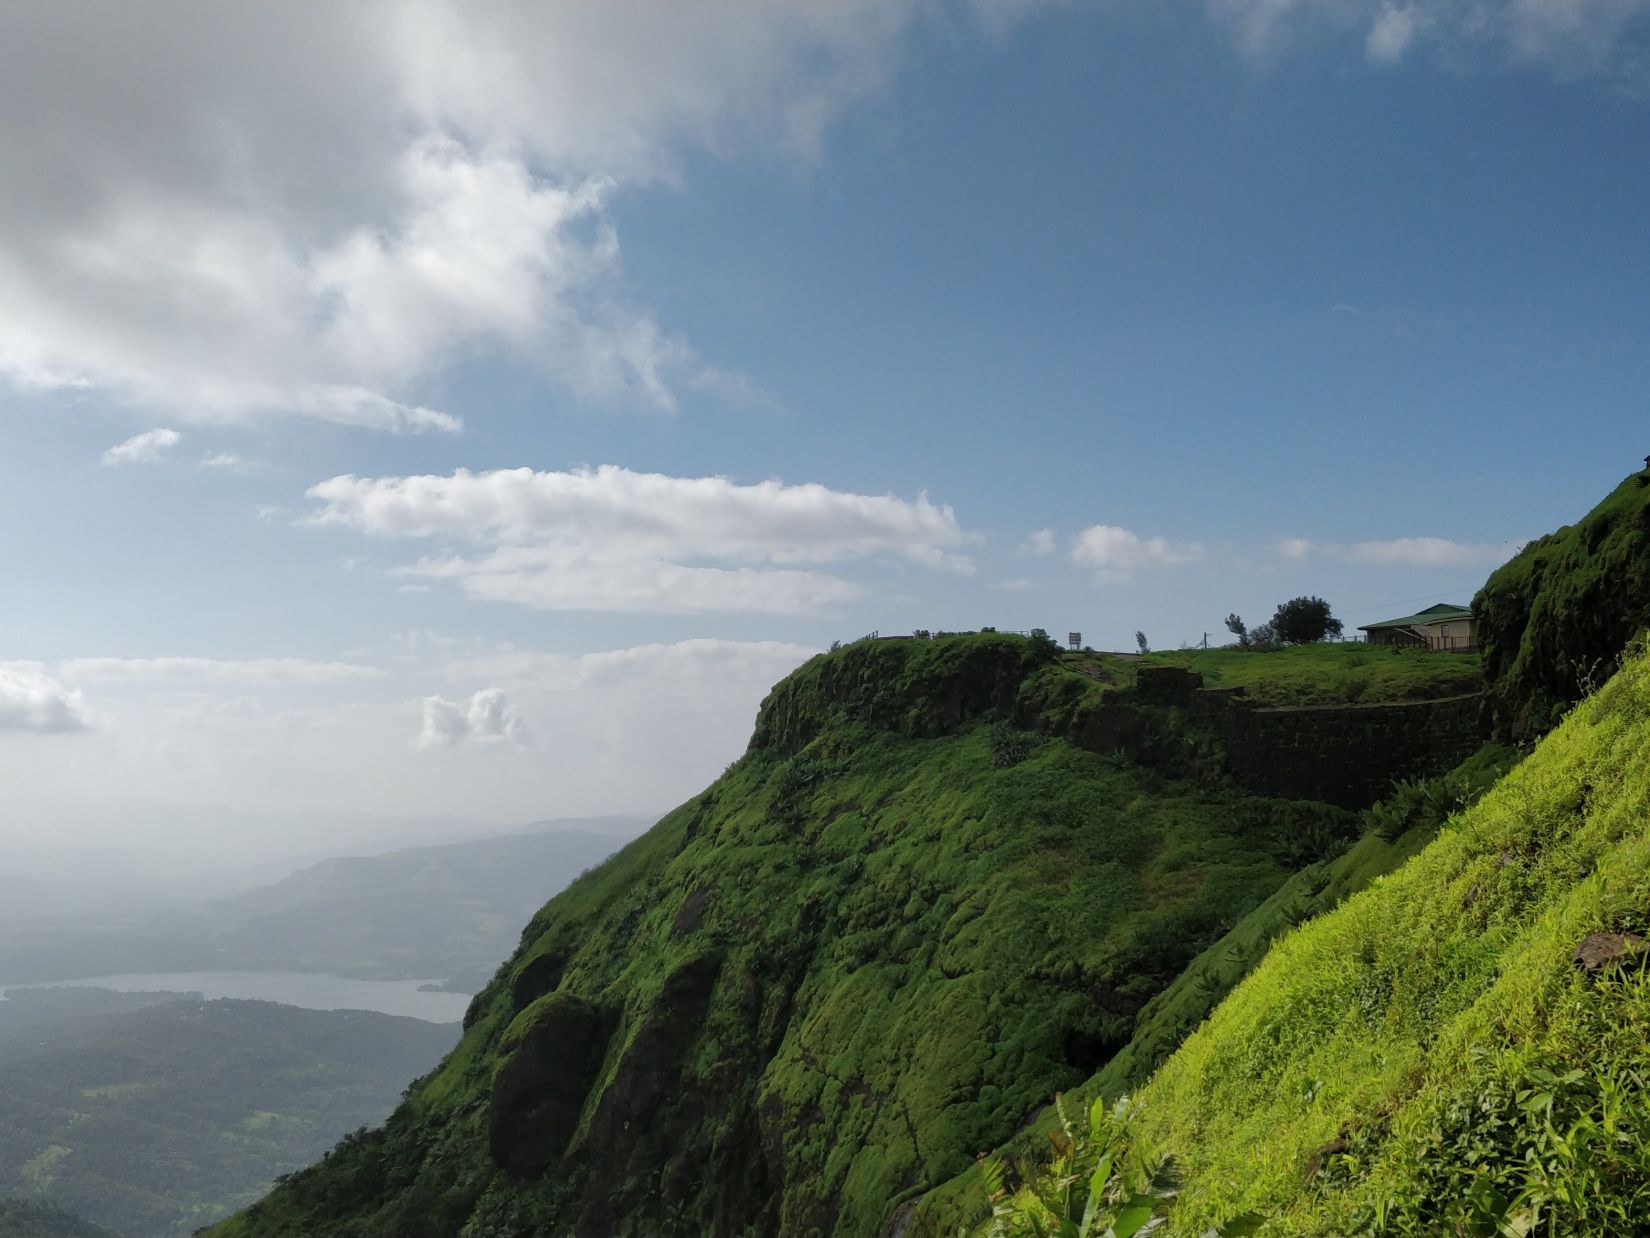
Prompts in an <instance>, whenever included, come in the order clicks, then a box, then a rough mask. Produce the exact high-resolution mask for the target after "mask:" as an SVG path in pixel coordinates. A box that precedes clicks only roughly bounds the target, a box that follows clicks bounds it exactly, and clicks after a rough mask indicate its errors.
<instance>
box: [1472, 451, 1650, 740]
mask: <svg viewBox="0 0 1650 1238" xmlns="http://www.w3.org/2000/svg"><path fill="white" fill-rule="evenodd" d="M1472 609H1473V618H1474V620H1475V621H1476V623H1477V625H1478V640H1479V645H1480V647H1481V648H1482V650H1483V657H1484V667H1485V674H1486V677H1487V679H1488V680H1489V683H1490V689H1489V694H1488V702H1489V709H1490V712H1491V716H1492V718H1493V722H1494V726H1495V730H1496V732H1497V734H1498V735H1500V736H1501V737H1502V738H1505V739H1509V740H1527V739H1530V738H1533V737H1535V736H1538V735H1540V734H1542V733H1543V732H1545V731H1546V730H1547V729H1549V728H1550V727H1551V726H1553V725H1554V724H1555V723H1556V722H1557V721H1558V719H1559V718H1560V717H1561V716H1562V715H1563V712H1564V710H1565V709H1567V708H1569V707H1570V706H1571V705H1573V704H1575V702H1576V701H1578V700H1580V699H1581V698H1582V697H1583V696H1585V695H1586V694H1587V692H1588V691H1590V690H1591V688H1592V687H1594V686H1596V685H1598V684H1601V683H1603V682H1604V681H1605V680H1606V679H1608V678H1609V677H1610V675H1611V674H1612V673H1613V672H1614V670H1615V668H1616V665H1617V663H1618V661H1619V660H1620V658H1621V653H1622V650H1623V649H1624V648H1626V646H1627V643H1628V641H1630V640H1631V639H1632V638H1633V637H1634V636H1636V635H1638V633H1639V632H1641V631H1642V630H1643V629H1644V628H1645V626H1646V625H1647V624H1650V470H1645V471H1644V472H1642V473H1634V474H1632V475H1630V476H1629V477H1627V478H1626V479H1625V480H1624V481H1623V482H1622V483H1621V485H1619V486H1617V487H1616V488H1615V490H1614V491H1612V492H1611V494H1610V495H1609V497H1607V498H1606V499H1605V500H1604V501H1603V502H1602V503H1600V504H1599V505H1598V506H1597V507H1595V508H1593V510H1592V511H1590V512H1589V513H1587V515H1586V516H1584V517H1582V519H1581V520H1579V521H1577V522H1576V523H1575V524H1572V525H1566V526H1564V527H1563V528H1562V529H1559V530H1557V531H1556V532H1553V533H1549V534H1548V535H1547V536H1546V537H1543V538H1539V539H1537V540H1536V541H1533V542H1531V543H1530V544H1529V545H1528V546H1526V547H1525V548H1524V549H1523V551H1521V552H1520V553H1519V554H1518V555H1517V557H1515V558H1514V559H1513V560H1512V561H1511V562H1509V563H1507V564H1506V565H1505V566H1503V567H1502V568H1501V569H1500V570H1499V571H1497V572H1496V573H1495V574H1494V575H1493V576H1491V577H1490V579H1489V581H1488V583H1486V584H1485V586H1484V588H1483V589H1482V590H1481V591H1480V592H1479V594H1478V596H1477V597H1476V598H1474V599H1473V604H1472Z"/></svg>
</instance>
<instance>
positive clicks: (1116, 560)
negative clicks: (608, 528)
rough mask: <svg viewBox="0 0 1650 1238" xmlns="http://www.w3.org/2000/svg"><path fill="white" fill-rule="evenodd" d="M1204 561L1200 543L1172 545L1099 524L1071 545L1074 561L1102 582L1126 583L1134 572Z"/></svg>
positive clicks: (1166, 541)
mask: <svg viewBox="0 0 1650 1238" xmlns="http://www.w3.org/2000/svg"><path fill="white" fill-rule="evenodd" d="M1201 558H1203V547H1202V546H1201V545H1200V544H1199V543H1197V542H1171V541H1169V540H1167V539H1166V538H1162V537H1141V536H1140V535H1139V534H1138V533H1134V532H1132V531H1130V530H1128V529H1122V528H1118V527H1117V526H1116V525H1109V524H1096V525H1091V526H1090V527H1088V528H1086V529H1084V530H1083V531H1082V532H1081V533H1079V534H1078V535H1077V537H1076V538H1075V539H1074V540H1073V542H1072V547H1071V561H1072V562H1073V563H1075V564H1077V565H1078V566H1079V567H1086V568H1090V569H1092V570H1093V571H1094V574H1095V576H1096V577H1097V578H1099V579H1100V580H1102V581H1121V580H1127V579H1128V578H1129V577H1131V576H1133V575H1134V574H1135V572H1137V571H1142V570H1149V569H1152V568H1163V567H1175V566H1178V565H1179V564H1182V563H1195V562H1196V561H1197V560H1199V559H1201Z"/></svg>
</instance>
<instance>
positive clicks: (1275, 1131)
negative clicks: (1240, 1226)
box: [1136, 660, 1650, 1236]
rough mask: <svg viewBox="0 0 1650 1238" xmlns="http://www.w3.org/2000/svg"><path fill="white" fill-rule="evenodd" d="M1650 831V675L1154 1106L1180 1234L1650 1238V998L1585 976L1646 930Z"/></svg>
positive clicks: (1323, 942) (1317, 943) (1253, 1000)
mask: <svg viewBox="0 0 1650 1238" xmlns="http://www.w3.org/2000/svg"><path fill="white" fill-rule="evenodd" d="M1647 817H1650V664H1647V663H1645V662H1644V661H1642V660H1639V661H1634V662H1632V663H1629V664H1628V665H1627V666H1625V667H1624V668H1623V670H1622V671H1621V672H1620V673H1619V674H1618V675H1617V676H1616V677H1615V678H1614V679H1613V680H1612V681H1611V682H1610V683H1609V684H1608V685H1607V686H1606V687H1605V688H1604V689H1603V690H1602V691H1601V692H1600V693H1599V694H1598V695H1597V696H1596V697H1594V698H1592V699H1591V700H1589V701H1587V702H1586V703H1584V704H1583V705H1581V706H1580V707H1579V708H1578V709H1577V710H1576V711H1575V712H1574V713H1573V714H1572V715H1571V716H1570V717H1569V719H1568V720H1567V721H1566V722H1565V724H1564V725H1563V726H1562V727H1561V728H1560V729H1559V730H1557V731H1556V732H1554V733H1553V734H1552V735H1550V736H1549V737H1548V738H1547V739H1546V740H1545V741H1543V743H1542V744H1541V746H1540V747H1539V748H1538V749H1537V750H1536V751H1535V752H1534V754H1533V755H1531V756H1530V757H1528V758H1526V759H1525V760H1524V761H1523V762H1522V763H1521V764H1520V765H1518V766H1517V767H1516V768H1515V769H1513V770H1512V772H1511V773H1509V774H1508V775H1507V776H1506V777H1505V778H1503V779H1502V780H1501V781H1500V782H1498V783H1497V784H1496V785H1495V787H1494V788H1493V789H1492V790H1491V791H1490V792H1489V793H1487V794H1486V795H1485V796H1484V797H1483V798H1482V799H1480V800H1479V801H1478V802H1477V803H1476V804H1475V805H1474V806H1473V807H1471V808H1470V809H1468V810H1466V811H1465V812H1463V813H1461V814H1460V815H1459V816H1458V817H1456V818H1454V819H1453V820H1452V822H1451V823H1450V825H1449V826H1448V827H1447V828H1446V829H1445V830H1444V831H1443V832H1442V833H1441V834H1440V836H1439V837H1438V838H1437V839H1436V840H1435V841H1434V842H1433V843H1432V844H1431V845H1430V846H1429V847H1428V848H1427V849H1426V850H1425V851H1424V852H1422V853H1421V854H1420V855H1419V856H1418V857H1417V858H1416V859H1415V860H1413V861H1412V862H1410V863H1409V864H1408V865H1406V866H1405V867H1403V868H1402V869H1400V870H1399V871H1397V872H1395V873H1393V874H1391V875H1389V876H1387V877H1386V878H1384V879H1383V880H1381V881H1380V882H1378V883H1376V884H1375V885H1374V886H1373V887H1372V888H1370V889H1368V890H1366V891H1365V892H1363V893H1362V894H1359V895H1357V896H1355V897H1353V898H1351V899H1349V900H1348V901H1347V902H1346V903H1344V904H1343V905H1342V906H1341V907H1340V908H1339V909H1337V910H1336V911H1333V912H1331V913H1329V914H1328V915H1326V916H1322V917H1320V918H1318V919H1316V920H1314V921H1312V922H1311V923H1309V924H1307V925H1305V926H1303V927H1302V928H1300V929H1298V930H1296V931H1295V932H1293V933H1291V934H1289V935H1287V936H1286V937H1285V938H1283V939H1282V940H1281V941H1279V942H1278V943H1277V944H1276V945H1275V946H1274V947H1273V948H1272V950H1271V952H1270V953H1269V954H1268V956H1267V958H1266V960H1265V962H1264V963H1263V964H1262V965H1261V966H1260V967H1259V968H1258V969H1257V970H1256V971H1255V972H1254V974H1253V975H1252V976H1250V977H1249V978H1248V979H1247V980H1246V981H1244V983H1243V984H1241V985H1240V986H1239V987H1238V988H1237V989H1236V990H1235V991H1234V992H1233V993H1232V995H1231V996H1230V998H1228V1000H1227V1001H1226V1002H1224V1003H1223V1004H1222V1005H1221V1007H1220V1008H1219V1009H1218V1010H1217V1011H1216V1012H1215V1014H1214V1015H1213V1017H1212V1018H1211V1019H1210V1020H1209V1021H1208V1022H1207V1023H1206V1024H1205V1025H1204V1026H1203V1027H1202V1028H1201V1029H1199V1030H1198V1031H1197V1032H1196V1033H1194V1034H1193V1035H1192V1036H1191V1037H1190V1038H1188V1039H1187V1040H1186V1042H1185V1043H1184V1044H1183V1045H1182V1046H1181V1048H1180V1049H1179V1050H1178V1051H1177V1052H1176V1053H1175V1054H1174V1055H1173V1056H1172V1057H1171V1058H1170V1059H1169V1061H1168V1062H1167V1064H1166V1065H1165V1066H1164V1067H1163V1069H1162V1070H1161V1071H1160V1072H1159V1073H1158V1074H1157V1075H1156V1077H1155V1078H1154V1079H1153V1080H1152V1081H1151V1082H1150V1083H1149V1084H1148V1085H1147V1086H1146V1087H1145V1088H1143V1089H1142V1090H1141V1092H1140V1100H1141V1104H1142V1109H1141V1114H1142V1116H1141V1119H1140V1122H1139V1123H1138V1126H1137V1130H1136V1137H1138V1138H1139V1139H1140V1140H1142V1141H1143V1142H1144V1143H1145V1144H1146V1145H1147V1146H1152V1147H1171V1148H1173V1149H1175V1151H1176V1153H1177V1154H1178V1155H1179V1157H1180V1161H1181V1164H1182V1165H1183V1167H1184V1169H1185V1171H1186V1187H1185V1190H1184V1191H1183V1192H1182V1194H1181V1196H1180V1199H1179V1201H1178V1204H1177V1207H1176V1210H1175V1213H1174V1216H1173V1220H1172V1223H1171V1225H1170V1232H1172V1233H1176V1234H1193V1233H1198V1232H1201V1227H1205V1226H1207V1225H1209V1224H1212V1223H1215V1222H1219V1221H1221V1220H1222V1219H1223V1218H1225V1217H1228V1216H1230V1215H1233V1214H1234V1213H1237V1212H1241V1211H1245V1210H1249V1209H1258V1210H1260V1211H1262V1212H1264V1213H1266V1214H1267V1215H1268V1217H1269V1218H1270V1220H1269V1225H1268V1229H1267V1231H1266V1232H1267V1233H1269V1234H1272V1233H1275V1234H1278V1235H1280V1236H1281V1235H1291V1234H1299V1235H1307V1234H1324V1233H1337V1234H1348V1235H1352V1234H1363V1233H1369V1234H1439V1233H1463V1234H1468V1233H1484V1234H1490V1233H1497V1232H1499V1233H1514V1234H1516V1233H1530V1234H1540V1235H1558V1234H1582V1233H1585V1234H1599V1235H1610V1234H1622V1235H1626V1234H1636V1233H1640V1232H1642V1230H1641V1229H1640V1228H1639V1225H1640V1222H1641V1219H1642V1216H1643V1215H1644V1210H1645V1206H1646V1203H1645V1201H1646V1199H1647V1198H1650V1158H1647V1157H1646V1156H1645V1154H1644V1151H1643V1149H1644V1148H1645V1147H1646V1146H1647V1145H1646V1136H1647V1134H1650V1128H1647V1127H1646V1101H1645V1093H1644V1090H1643V1087H1642V1080H1641V1077H1640V1072H1641V1069H1642V1061H1643V1056H1642V1055H1643V1045H1644V1043H1645V1039H1646V1037H1647V1036H1650V981H1647V979H1646V977H1645V976H1644V975H1643V974H1642V973H1641V972H1640V971H1639V970H1638V969H1637V968H1633V969H1630V970H1626V971H1617V972H1603V973H1600V974H1599V975H1596V976H1595V975H1589V974H1587V973H1585V972H1582V971H1581V970H1579V969H1578V968H1577V967H1575V966H1574V965H1573V963H1572V954H1573V952H1574V950H1575V947H1576V944H1577V942H1578V941H1580V940H1581V939H1582V938H1584V937H1586V936H1587V935H1588V934H1589V933H1593V932H1599V931H1604V930H1624V931H1642V930H1643V929H1644V927H1645V920H1646V913H1645V910H1644V909H1645V907H1646V906H1650V836H1647V835H1646V834H1645V831H1644V822H1645V820H1646V819H1647ZM1375 841H1378V840H1375ZM1302 1080H1313V1081H1318V1086H1316V1087H1314V1088H1311V1089H1306V1088H1303V1086H1302V1082H1301V1081H1302Z"/></svg>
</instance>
